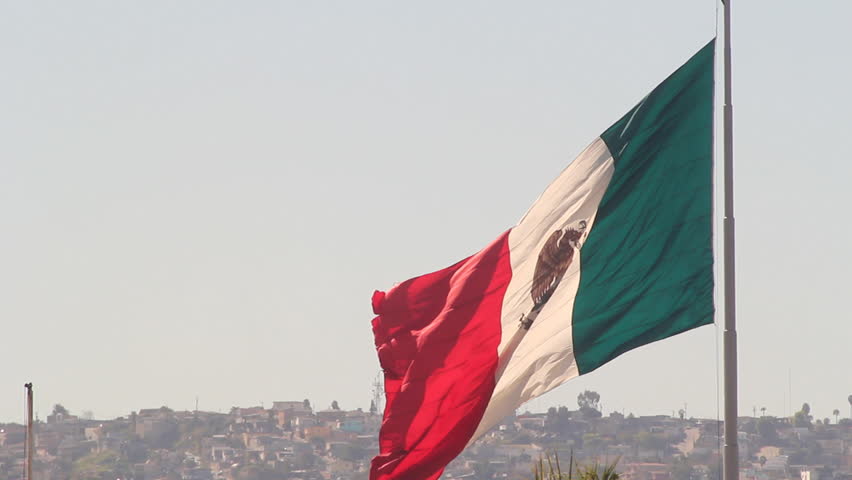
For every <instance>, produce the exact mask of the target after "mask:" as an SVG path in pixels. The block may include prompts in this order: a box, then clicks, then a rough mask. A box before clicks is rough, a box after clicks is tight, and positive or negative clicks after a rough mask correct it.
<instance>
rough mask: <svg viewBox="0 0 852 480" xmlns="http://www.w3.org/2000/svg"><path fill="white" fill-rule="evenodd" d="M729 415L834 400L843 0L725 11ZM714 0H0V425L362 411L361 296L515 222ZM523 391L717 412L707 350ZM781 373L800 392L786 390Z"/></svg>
mask: <svg viewBox="0 0 852 480" xmlns="http://www.w3.org/2000/svg"><path fill="white" fill-rule="evenodd" d="M734 7H735V11H734V15H735V17H734V18H735V20H734V22H735V23H734V28H735V31H734V75H735V90H734V103H735V106H736V130H735V141H736V163H737V167H736V202H737V203H736V208H737V226H738V244H737V247H738V282H739V292H738V295H739V321H740V329H739V333H740V336H739V340H740V344H739V345H740V406H741V408H740V410H741V412H742V413H743V414H751V413H752V408H753V407H757V408H760V407H763V406H765V407H766V408H767V413H768V414H772V415H782V414H785V413H788V412H789V411H791V407H790V404H791V403H792V405H793V407H795V408H798V407H799V406H800V405H801V403H802V402H805V401H807V402H810V404H811V406H812V407H813V410H814V413H815V414H816V416H817V417H819V418H822V417H825V416H829V415H830V414H831V411H832V410H833V409H835V408H838V409H840V411H841V412H843V414H844V415H846V414H848V412H849V405H848V403H847V401H846V397H847V395H849V394H850V393H852V370H851V369H850V367H849V365H850V360H849V359H850V351H852V348H850V344H852V319H850V314H849V308H848V306H847V305H848V303H847V302H848V301H849V298H850V293H852V288H850V283H851V282H850V277H849V272H850V271H852V251H850V245H852V225H850V220H849V219H850V217H852V215H850V213H849V212H848V209H849V207H850V205H852V189H850V187H849V185H850V179H852V166H850V159H849V155H848V153H845V152H846V148H845V141H846V140H847V137H848V130H849V127H850V125H852V122H850V120H849V113H848V112H850V111H852V92H850V87H849V86H850V85H852V66H850V65H852V63H850V53H849V47H850V45H852V34H850V33H849V27H848V19H849V18H850V17H852V4H850V3H849V2H844V1H841V0H834V1H829V0H825V1H817V2H799V1H781V2H779V1H777V0H776V1H769V0H753V1H749V2H745V1H743V2H736V4H735V5H734ZM715 25H716V4H715V3H714V2H713V1H711V0H707V1H701V2H684V1H681V0H655V1H644V2H636V1H628V0H611V1H599V2H579V1H555V0H548V1H539V2H508V1H493V0H489V1H485V0H482V1H462V2H460V1H430V2H399V1H393V0H385V1H374V0H363V1H358V2H342V1H338V2H327V1H311V2H307V1H275V2H273V1H251V2H223V1H200V0H197V1H183V2H171V1H153V0H152V1H146V2H129V1H112V0H109V1H107V0H104V1H76V2H59V1H55V2H41V1H35V2H3V3H2V4H0V60H1V61H2V72H0V322H2V323H0V325H2V331H1V332H2V353H3V363H2V367H0V421H22V420H23V418H24V396H23V393H24V390H23V387H22V386H23V384H24V382H25V381H32V382H34V383H35V387H36V395H37V396H36V408H37V410H38V411H39V415H40V416H41V417H42V418H43V417H44V416H46V415H47V414H48V413H49V412H50V408H51V406H52V405H53V404H54V403H58V402H59V403H62V404H64V405H65V406H66V407H67V408H68V409H70V410H71V411H72V412H73V413H81V412H82V411H85V410H91V411H93V412H94V414H95V416H96V417H99V418H109V417H115V416H119V415H125V414H127V413H129V412H130V411H132V410H138V409H140V408H152V407H158V406H161V405H168V406H170V407H172V408H174V409H191V408H194V405H195V400H196V397H198V399H199V407H200V408H201V409H204V410H213V411H216V410H221V411H227V410H228V409H229V408H230V407H231V406H250V405H259V404H261V403H262V402H263V403H264V404H266V405H267V406H268V405H270V404H271V402H272V401H273V400H301V399H303V398H306V397H307V398H309V399H310V400H311V401H312V402H313V403H314V404H315V405H316V406H318V407H323V408H324V407H327V406H328V405H329V404H330V403H331V401H332V400H338V401H339V403H340V405H341V407H342V408H356V407H362V408H365V409H366V408H367V407H368V406H369V402H370V394H371V383H372V381H373V380H374V378H375V376H376V374H377V373H378V370H379V366H378V361H377V359H376V355H375V351H374V348H373V341H372V333H371V329H370V320H371V319H372V316H373V315H372V313H371V309H370V296H371V294H372V292H373V290H374V289H386V288H389V287H390V286H392V285H393V284H394V283H396V282H400V281H403V280H405V279H407V278H410V277H412V276H416V275H419V274H423V273H427V272H429V271H432V270H435V269H438V268H443V267H445V266H447V265H450V264H451V263H454V262H455V261H457V260H459V259H461V258H463V257H465V256H467V255H469V254H471V253H473V252H475V251H476V250H478V249H480V248H482V247H483V246H485V245H486V244H487V243H489V242H490V241H491V240H493V239H494V238H495V237H496V236H497V235H498V234H499V233H501V232H503V231H504V230H505V229H507V228H509V227H510V226H512V225H513V224H514V223H515V222H516V221H517V220H518V219H519V218H520V217H521V215H522V214H523V213H524V211H525V210H526V209H527V207H528V206H529V205H530V204H531V202H532V201H533V200H534V199H535V198H536V197H537V196H538V194H539V193H540V192H541V191H542V190H543V189H544V187H545V186H546V185H547V183H548V182H549V181H550V180H552V179H553V178H554V177H555V176H556V175H557V174H558V173H559V172H560V171H561V170H562V169H563V168H564V167H565V166H566V165H567V163H568V162H570V161H571V160H572V159H573V158H574V156H575V155H576V154H577V153H578V152H580V151H581V150H582V149H583V148H584V147H585V146H586V145H587V144H588V143H589V142H590V141H591V140H592V139H593V138H594V137H596V136H597V135H598V134H600V133H601V132H602V131H603V130H605V129H606V128H607V127H608V126H609V125H611V124H612V123H614V122H615V121H616V120H617V119H618V118H619V117H620V116H621V115H622V114H623V113H624V112H626V111H627V110H628V109H629V108H631V107H632V106H633V105H634V104H635V103H636V102H637V101H638V100H639V99H640V98H641V97H642V96H644V95H645V94H646V93H647V92H648V91H650V89H651V88H653V86H654V85H656V84H657V83H659V82H660V81H662V79H663V78H665V77H666V76H667V75H668V74H669V73H670V72H671V71H673V70H674V69H675V68H677V67H678V66H679V65H680V64H681V63H682V62H684V61H685V60H686V59H687V58H688V57H689V56H690V55H691V54H692V53H694V52H695V51H696V50H698V49H699V48H700V47H701V46H703V45H704V44H705V43H706V42H707V41H708V40H709V39H710V38H712V37H713V36H714V35H715ZM717 334H718V332H717V330H716V329H715V328H714V327H704V328H701V329H698V330H696V331H692V332H690V333H687V334H684V335H681V336H678V337H674V338H672V339H669V340H667V341H664V342H660V343H657V344H654V345H652V346H649V347H645V348H642V349H640V350H638V351H634V352H631V353H628V354H626V355H624V356H622V357H620V358H619V359H617V360H616V361H614V362H611V363H610V364H608V365H606V366H604V367H603V368H601V369H600V370H599V371H597V372H594V373H592V374H590V375H587V376H584V377H581V378H579V379H577V380H574V381H571V382H569V383H568V384H566V385H564V386H562V387H560V388H558V389H557V390H555V391H554V392H552V393H550V394H548V395H546V396H544V397H542V398H541V399H539V400H535V401H533V402H531V404H530V405H529V407H530V408H531V409H533V410H544V409H546V408H547V407H549V406H551V405H559V404H565V405H569V406H571V407H573V406H575V405H576V397H577V394H578V393H579V392H580V391H582V390H584V389H593V390H596V391H598V392H599V393H600V394H601V397H602V402H603V406H604V410H605V412H609V411H610V410H612V409H618V410H624V411H625V412H635V413H637V414H656V413H662V414H670V413H672V411H676V410H677V409H679V408H681V407H682V406H683V405H684V404H686V405H687V410H688V415H695V416H707V417H715V416H716V415H717V411H718V410H717V388H716V384H717V383H716V381H717V378H716V376H717V369H716V363H717V354H716V351H717V340H716V339H717V336H718V335H717ZM788 376H789V379H791V380H792V381H791V382H790V384H791V386H792V399H790V398H788V393H787V392H788Z"/></svg>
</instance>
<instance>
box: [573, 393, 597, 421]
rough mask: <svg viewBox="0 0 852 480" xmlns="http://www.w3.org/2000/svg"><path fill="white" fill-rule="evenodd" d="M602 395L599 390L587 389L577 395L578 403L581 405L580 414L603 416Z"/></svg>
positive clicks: (584, 416)
mask: <svg viewBox="0 0 852 480" xmlns="http://www.w3.org/2000/svg"><path fill="white" fill-rule="evenodd" d="M600 402H601V396H600V394H598V392H594V391H591V390H586V391H584V392H583V393H581V394H579V395H577V405H579V407H580V414H582V415H583V418H586V419H589V420H591V419H593V418H600V417H601V408H600Z"/></svg>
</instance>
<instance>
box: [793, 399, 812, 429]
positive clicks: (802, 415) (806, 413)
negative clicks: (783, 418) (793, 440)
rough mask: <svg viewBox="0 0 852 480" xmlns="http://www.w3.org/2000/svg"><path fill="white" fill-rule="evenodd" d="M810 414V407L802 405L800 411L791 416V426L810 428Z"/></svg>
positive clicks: (805, 404)
mask: <svg viewBox="0 0 852 480" xmlns="http://www.w3.org/2000/svg"><path fill="white" fill-rule="evenodd" d="M810 413H811V406H810V405H808V404H807V403H804V404H802V409H801V410H799V411H798V412H796V413H795V414H793V426H794V427H807V428H810V427H811V425H812V421H813V417H812V416H811V415H810Z"/></svg>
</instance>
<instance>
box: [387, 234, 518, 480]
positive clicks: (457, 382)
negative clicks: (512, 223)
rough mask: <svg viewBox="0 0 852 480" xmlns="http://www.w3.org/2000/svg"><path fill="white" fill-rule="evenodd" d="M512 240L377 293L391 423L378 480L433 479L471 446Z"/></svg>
mask: <svg viewBox="0 0 852 480" xmlns="http://www.w3.org/2000/svg"><path fill="white" fill-rule="evenodd" d="M511 278H512V269H511V265H510V263H509V232H506V233H504V234H503V235H501V236H500V237H499V238H498V239H497V240H495V241H494V242H493V243H492V244H491V245H489V246H488V247H486V248H485V249H484V250H482V251H481V252H479V253H477V254H476V255H473V256H472V257H469V258H467V259H465V260H462V261H461V262H459V263H457V264H455V265H453V266H451V267H449V268H446V269H444V270H439V271H437V272H434V273H430V274H427V275H423V276H420V277H416V278H413V279H411V280H408V281H406V282H403V283H401V284H399V285H397V286H395V287H394V288H392V289H391V290H389V291H388V292H387V293H383V292H376V293H375V294H374V295H373V311H374V312H375V313H376V314H377V315H378V316H377V317H376V318H375V319H374V320H373V333H374V335H375V340H376V349H377V350H378V354H379V362H380V363H381V365H382V369H383V370H384V373H385V394H386V397H387V404H386V406H385V414H384V420H383V421H382V428H381V432H380V433H379V455H378V456H376V457H375V458H374V459H373V462H372V468H371V470H370V479H371V480H396V479H406V480H433V479H437V478H438V477H439V476H440V475H441V473H442V472H443V470H444V466H445V465H447V464H448V463H449V462H450V461H452V460H453V459H454V458H455V457H456V456H457V455H458V454H459V453H461V451H462V450H463V449H464V447H465V445H467V443H468V441H469V440H470V438H471V437H472V436H473V434H474V432H475V431H476V428H477V426H478V425H479V422H480V420H481V419H482V415H483V414H484V413H485V408H486V407H487V406H488V401H489V400H490V399H491V394H492V393H493V392H494V384H495V378H494V374H495V371H496V369H497V347H499V345H500V337H501V327H500V318H501V309H502V306H503V296H504V295H505V293H506V288H507V287H508V285H509V280H511Z"/></svg>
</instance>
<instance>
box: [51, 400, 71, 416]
mask: <svg viewBox="0 0 852 480" xmlns="http://www.w3.org/2000/svg"><path fill="white" fill-rule="evenodd" d="M53 414H54V415H63V416H66V417H67V416H68V415H70V412H69V411H68V409H67V408H65V407H63V406H62V404H61V403H57V404H56V405H54V406H53Z"/></svg>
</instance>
